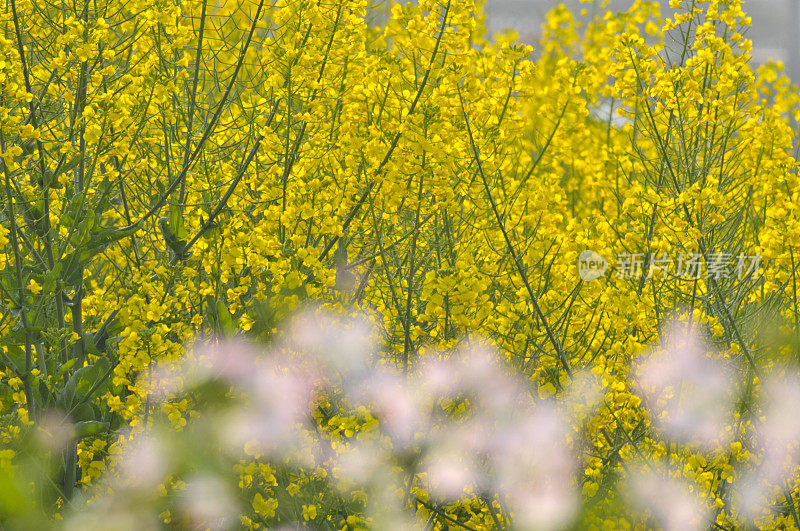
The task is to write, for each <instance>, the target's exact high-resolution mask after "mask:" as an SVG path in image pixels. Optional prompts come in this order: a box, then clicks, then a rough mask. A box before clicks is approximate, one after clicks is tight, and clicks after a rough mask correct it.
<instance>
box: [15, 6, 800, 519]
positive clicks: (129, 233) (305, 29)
mask: <svg viewBox="0 0 800 531" xmlns="http://www.w3.org/2000/svg"><path fill="white" fill-rule="evenodd" d="M741 4H742V2H741V1H740V0H694V1H681V0H672V1H671V2H670V6H671V7H672V8H674V9H675V10H676V12H675V15H674V16H673V17H672V18H670V19H666V20H664V19H662V18H661V15H660V12H659V7H658V3H657V2H643V1H636V2H634V3H633V5H632V7H630V9H628V10H627V11H624V12H620V13H611V12H607V11H604V10H603V9H592V10H591V13H592V14H591V15H590V14H589V11H590V10H584V11H583V13H582V14H580V15H573V14H572V13H570V12H569V11H568V10H567V9H566V8H564V7H559V8H556V9H555V10H554V11H552V12H551V13H550V14H549V15H548V17H547V20H546V22H545V24H544V26H543V31H544V34H543V37H542V42H541V43H540V44H539V45H538V46H537V47H536V48H535V49H534V48H533V47H531V46H528V45H523V44H518V43H517V42H516V41H515V37H514V35H504V36H502V35H501V36H497V37H496V38H494V39H489V37H488V36H487V35H485V30H484V27H483V22H482V20H483V15H482V3H481V2H479V1H474V0H457V1H456V0H420V1H419V2H415V3H403V4H400V3H397V4H393V5H391V6H384V5H382V4H381V3H380V2H368V1H367V0H341V1H336V2H313V1H310V0H297V1H287V0H277V1H275V2H272V3H265V2H263V1H257V0H240V1H238V2H233V1H226V0H220V1H219V2H215V3H209V2H207V1H206V0H190V1H181V2H177V1H173V0H158V1H154V0H134V1H129V2H119V1H118V0H98V1H97V2H93V3H91V4H87V6H86V8H85V9H83V8H82V9H80V10H78V11H75V12H72V13H67V12H66V11H65V12H61V11H60V10H61V9H62V7H59V6H58V5H57V4H47V6H43V5H37V4H36V3H35V2H31V1H30V0H19V1H17V2H16V4H15V7H14V11H13V14H8V13H7V16H5V17H3V21H2V24H3V27H4V29H5V31H4V32H3V34H2V35H0V85H1V86H2V95H3V98H2V101H0V151H1V152H2V161H3V162H2V166H3V174H2V180H3V185H2V187H0V188H1V189H2V192H0V197H2V200H3V203H2V212H0V286H1V287H0V308H1V309H2V313H3V317H2V320H0V331H2V332H3V339H2V340H0V344H2V352H3V362H2V363H3V366H2V371H3V382H2V385H3V388H4V391H3V392H2V396H0V402H1V403H2V406H3V413H4V415H6V416H7V417H8V419H9V420H8V422H4V423H3V425H2V428H0V429H2V434H0V440H2V441H3V443H4V444H8V446H9V447H11V446H13V444H12V443H13V440H14V439H15V437H16V434H17V433H18V430H19V426H20V425H24V424H26V423H28V422H29V418H34V419H35V418H38V417H39V415H40V413H41V412H42V411H43V410H45V409H46V408H52V407H56V408H62V409H65V410H67V411H69V412H70V413H71V414H73V416H75V417H76V420H79V421H88V420H92V421H97V422H101V423H105V425H107V426H113V427H119V426H120V425H127V426H129V427H132V428H133V429H134V430H145V429H146V428H147V425H148V422H150V420H151V417H152V415H155V414H156V413H157V412H155V411H153V410H152V396H153V393H156V392H158V389H153V388H151V387H148V385H147V384H146V383H143V382H147V381H148V377H149V376H151V374H150V371H151V370H152V366H153V362H154V361H156V360H163V359H177V358H179V357H180V356H182V355H183V352H184V346H185V345H186V344H188V343H190V342H191V341H192V340H193V339H195V338H197V337H202V336H203V335H205V334H209V333H213V334H218V335H233V334H236V333H244V334H247V335H249V336H252V337H255V338H258V339H266V338H269V337H270V336H271V334H272V333H273V332H274V330H275V325H276V323H277V322H278V321H279V320H280V318H281V317H283V316H284V315H285V314H286V313H287V312H289V311H291V310H292V309H294V308H296V307H298V306H299V305H300V304H302V302H303V301H306V300H309V299H315V300H321V301H323V302H324V303H325V304H327V305H329V306H330V307H333V308H339V309H352V310H360V311H363V312H365V313H367V314H369V315H370V316H371V318H372V319H373V320H374V321H375V322H376V323H377V324H378V326H379V328H380V331H381V332H382V336H383V337H382V339H383V340H384V341H385V344H386V351H385V352H384V355H385V356H384V359H383V360H382V362H383V363H386V364H389V365H393V366H395V367H397V368H398V369H400V370H407V369H408V367H409V365H411V364H413V363H416V362H417V361H418V360H420V359H424V358H425V357H426V356H427V355H428V353H430V352H431V351H433V350H438V349H447V348H451V347H453V346H454V345H455V344H456V343H457V342H458V341H459V340H460V338H462V337H463V336H464V335H465V334H470V333H479V334H481V335H483V336H485V337H487V338H488V339H489V340H490V341H492V342H493V343H494V344H496V345H497V347H498V348H499V349H500V350H501V351H502V352H503V353H504V354H505V355H506V357H507V358H508V360H509V362H510V364H511V365H513V366H514V367H516V368H518V369H519V370H520V371H522V372H523V373H524V374H525V375H526V376H528V377H529V378H530V381H531V382H532V385H534V386H536V388H537V389H538V392H539V394H540V395H541V396H550V395H555V396H556V397H559V396H560V393H561V391H562V389H563V388H565V387H566V386H567V385H568V384H569V382H570V381H571V380H572V378H573V376H574V375H575V374H577V373H578V372H579V371H581V370H586V371H590V372H592V373H594V374H595V375H597V376H598V377H599V378H600V379H601V380H602V383H603V393H604V396H603V400H602V404H603V405H602V406H601V407H600V408H599V409H598V410H597V411H596V412H594V414H592V415H589V417H588V418H587V419H586V422H585V423H584V424H585V425H583V426H580V427H578V426H576V430H579V431H582V432H584V433H585V434H586V435H587V437H588V441H589V443H588V448H586V449H585V463H582V468H583V469H584V470H585V473H584V477H583V478H581V482H582V491H583V493H584V497H585V499H586V501H587V502H589V503H590V507H591V510H588V511H586V512H585V513H584V516H583V517H584V518H585V521H584V522H582V524H583V525H585V526H587V527H589V528H604V529H606V528H608V529H611V528H618V526H622V525H625V526H635V525H637V524H638V523H640V522H639V521H637V520H635V519H634V517H631V520H630V521H629V522H626V523H621V522H620V518H621V517H620V515H621V514H623V512H622V510H621V509H620V504H622V503H623V501H622V500H621V499H619V498H618V496H617V495H616V494H615V492H614V489H613V488H612V487H613V485H614V482H615V481H616V480H617V479H618V477H619V476H620V475H624V473H625V467H624V462H625V460H626V459H634V458H637V459H638V458H641V457H642V456H647V457H648V458H652V459H659V460H667V462H671V463H673V465H672V468H671V473H674V474H675V475H676V476H680V477H682V478H685V479H687V480H688V481H690V482H691V483H692V484H693V485H695V488H696V492H697V494H698V496H700V497H701V498H702V501H703V503H706V504H707V505H708V506H709V507H711V508H713V511H714V519H715V522H716V524H717V525H719V526H722V527H723V528H726V529H728V528H732V527H734V526H736V525H738V522H737V515H736V513H735V511H734V510H733V509H732V506H731V503H730V501H729V499H728V494H727V490H726V487H725V485H726V483H729V482H730V481H731V478H733V477H735V475H736V473H737V472H736V469H737V466H738V464H740V463H746V462H750V461H751V460H752V457H753V456H752V455H751V454H750V453H749V451H748V449H747V448H746V447H743V446H742V444H743V443H742V441H745V440H746V436H747V434H748V433H749V431H748V430H750V429H751V427H750V425H749V421H747V420H746V419H745V418H741V419H739V420H737V424H736V425H734V426H730V427H729V429H730V430H731V431H732V432H733V433H734V439H735V440H736V442H734V443H733V445H732V446H731V448H730V449H728V450H727V451H725V452H721V453H720V454H719V455H711V456H706V455H700V454H698V453H693V452H692V451H691V450H687V449H683V448H676V447H675V446H674V445H670V444H667V443H665V442H664V441H662V440H661V439H660V438H659V437H658V436H657V434H655V433H653V431H652V430H651V429H650V424H651V419H650V418H649V417H648V414H647V413H646V412H645V411H644V409H643V407H642V403H641V399H640V398H639V397H638V396H637V395H636V394H634V393H633V392H632V391H631V386H630V382H629V376H630V375H629V365H630V362H631V360H632V359H633V358H635V357H636V356H637V355H638V354H639V353H640V352H641V351H642V349H644V348H645V347H646V346H647V345H650V344H652V343H655V342H657V341H658V331H659V329H660V325H661V322H662V320H663V319H664V318H665V317H666V316H667V314H669V313H670V312H671V310H672V309H673V308H675V307H685V308H689V309H690V312H693V313H692V316H693V318H694V319H695V322H696V323H698V326H701V327H704V328H705V329H706V330H708V331H709V332H710V333H711V335H712V337H713V339H714V345H715V346H716V347H717V349H718V350H719V351H720V352H723V353H725V355H726V356H727V357H728V358H729V359H731V360H733V361H735V362H737V363H739V365H740V367H741V370H742V374H743V375H745V376H744V378H746V379H748V384H749V385H752V386H756V387H757V382H758V378H757V374H758V371H759V370H765V369H767V368H769V367H770V366H771V364H773V358H771V357H770V356H769V352H765V351H764V350H763V349H760V348H759V343H758V341H757V339H754V337H755V336H754V335H753V332H754V330H753V326H754V325H752V323H753V321H752V319H751V320H750V321H748V319H750V316H752V315H756V314H759V312H762V311H766V310H770V311H774V312H776V314H777V315H778V316H779V317H780V318H782V319H784V320H785V321H786V322H787V323H794V324H795V325H796V324H797V310H796V307H797V304H796V296H797V291H796V282H795V271H796V267H795V260H797V259H800V258H798V257H795V256H794V253H793V246H794V245H795V244H796V243H797V242H798V241H800V223H798V219H797V216H798V208H797V205H798V201H799V200H800V199H799V198H800V188H798V181H797V163H796V161H795V159H794V158H793V156H792V150H793V141H794V134H795V133H794V131H793V130H792V127H791V125H790V121H789V120H790V119H794V120H798V119H800V105H798V104H799V103H800V101H798V99H799V98H800V97H799V96H798V94H797V91H796V90H795V89H794V88H793V87H792V86H791V85H790V84H789V82H788V80H787V79H786V77H785V76H784V75H783V67H782V65H780V64H768V65H763V66H761V67H759V69H758V70H757V71H754V70H753V69H752V68H751V67H750V64H749V59H750V56H749V53H750V51H751V49H752V44H751V42H750V41H749V40H748V39H746V38H745V37H744V35H745V34H746V30H747V27H748V25H749V24H750V19H749V17H747V15H746V14H745V13H744V12H743V10H742V5H741ZM599 7H602V5H600V6H599ZM63 9H65V10H67V8H63ZM62 15H63V16H62ZM586 249H591V250H592V251H594V252H596V253H598V254H599V255H601V256H603V257H605V258H606V259H608V260H609V261H612V258H614V257H615V256H617V255H623V254H627V255H630V254H632V253H633V254H635V253H642V254H643V256H644V263H643V267H644V268H645V269H644V273H645V274H643V275H641V276H639V277H630V276H625V275H618V274H616V273H618V271H612V272H611V273H609V274H607V275H606V276H605V277H603V278H601V279H598V280H594V281H592V282H585V281H583V280H582V279H581V278H580V277H579V275H578V268H577V261H578V256H579V255H580V253H581V252H582V251H584V250H586ZM723 252H724V253H730V254H731V256H732V257H733V258H732V260H734V261H735V259H736V256H738V255H740V254H746V255H758V256H760V261H761V262H760V267H757V268H756V269H755V271H753V272H752V275H750V276H748V277H745V278H736V277H735V275H733V274H731V275H727V276H724V277H722V276H720V277H715V276H713V275H712V276H708V277H707V276H703V277H700V278H695V279H693V280H687V279H686V278H681V277H678V276H676V275H669V274H666V273H665V272H663V271H656V272H655V274H653V275H652V277H650V278H647V275H646V273H647V268H648V267H652V266H653V265H654V260H655V259H656V258H657V257H661V256H662V255H664V254H667V255H670V256H671V257H672V256H675V255H677V254H678V253H682V255H683V256H688V255H690V254H695V255H698V256H700V257H701V258H702V264H704V265H705V266H706V267H708V266H710V264H711V261H712V256H713V255H714V253H723ZM645 255H646V256H645ZM792 294H794V298H793V297H792ZM748 323H750V324H748ZM12 332H13V333H12ZM101 367H102V368H103V370H100V368H101ZM105 367H108V368H109V369H108V371H109V372H108V374H107V375H106V374H105ZM81 370H83V371H84V372H82V373H79V371H81ZM92 370H94V371H95V372H97V374H96V380H91V381H88V380H87V381H84V380H81V376H80V375H81V374H83V375H86V374H94V372H91V371H92ZM37 371H38V372H37ZM76 374H78V376H76V377H75V378H74V379H73V380H74V381H73V383H72V384H70V383H69V382H70V377H71V376H73V375H76ZM95 383H96V384H97V385H96V386H95ZM69 385H73V386H77V387H76V389H77V391H74V392H73V393H72V395H69V394H64V393H62V392H61V390H62V389H65V388H68V387H69ZM6 395H7V396H6ZM89 406H91V407H89ZM192 407H193V403H192V401H191V400H182V401H179V402H174V403H172V402H170V403H168V404H165V405H164V406H163V407H162V409H163V411H161V413H163V414H165V415H167V416H168V417H169V419H170V420H171V421H172V423H173V425H174V426H175V427H176V429H181V428H182V427H183V426H185V425H186V422H187V419H188V418H190V417H191V415H192V413H191V410H192ZM323 409H324V408H323ZM81 415H87V417H86V418H83V417H81ZM90 417H91V418H90ZM317 420H318V422H319V424H320V429H321V430H326V431H327V432H328V433H332V434H334V441H337V444H342V445H347V444H349V441H351V440H357V439H358V438H359V437H363V436H371V435H370V432H371V431H372V430H373V429H374V428H375V427H376V426H377V425H379V423H380V421H379V419H374V418H371V417H369V415H368V414H366V413H365V412H350V413H341V414H340V413H335V414H334V413H332V414H327V413H325V412H320V414H319V415H318V416H317ZM114 440H115V435H114V434H113V432H112V431H111V430H110V429H109V430H108V431H107V432H106V433H104V434H103V435H102V436H98V438H96V439H93V440H91V442H90V439H83V440H82V441H81V442H80V443H79V444H78V447H77V453H76V455H75V458H76V461H75V463H76V464H77V466H78V467H79V468H80V476H79V477H80V480H79V482H80V483H84V484H86V483H90V482H92V481H93V480H95V479H96V478H97V477H98V476H99V475H100V473H101V472H102V470H103V469H104V467H105V465H104V461H103V457H104V455H103V452H104V450H105V447H106V445H107V444H109V443H113V442H114ZM265 467H266V468H265ZM237 472H238V473H239V474H240V476H241V483H240V487H241V488H242V489H243V490H244V491H247V492H248V493H250V495H251V498H250V500H251V502H250V504H249V507H248V508H247V511H246V514H244V515H243V517H242V522H243V523H244V524H245V525H247V526H250V527H252V528H258V527H268V526H270V525H273V524H274V523H276V522H277V521H278V520H277V519H278V518H279V516H280V515H284V516H285V515H286V514H289V513H290V512H292V514H294V517H295V518H296V520H298V521H307V522H317V523H319V522H323V521H325V522H328V523H329V524H330V525H331V526H334V527H337V528H342V529H358V528H363V527H367V525H368V523H367V522H366V521H365V520H364V518H363V515H361V514H358V513H357V511H354V512H353V513H352V514H344V513H343V512H342V511H344V510H341V511H340V512H336V511H339V510H340V504H339V505H337V504H338V503H339V502H336V503H334V502H333V501H331V500H330V499H327V498H322V499H320V497H321V496H322V495H321V494H313V493H310V492H311V490H312V489H310V488H309V487H308V485H309V484H310V483H313V482H315V481H319V477H318V474H317V476H315V473H313V472H312V473H310V475H309V477H306V478H294V479H292V478H283V477H279V478H278V479H276V477H278V475H279V474H278V473H277V471H272V470H271V469H269V467H268V465H266V464H263V463H257V460H253V461H250V462H243V463H242V465H241V469H240V470H238V471H237ZM67 476H68V475H67ZM76 478H77V476H76ZM76 478H75V479H74V481H72V480H70V479H69V477H67V479H65V480H64V481H65V482H66V483H67V484H70V482H71V484H70V488H71V486H72V485H74V484H76V482H78V480H77V479H76ZM315 478H316V479H315ZM412 487H413V486H412V485H409V487H408V488H409V492H411V490H412ZM799 488H800V478H798V477H794V478H793V479H792V482H791V484H790V485H789V487H788V488H787V490H786V496H788V497H789V499H788V501H787V500H786V499H783V500H779V502H780V503H788V504H793V503H794V504H796V503H797V502H796V500H798V489H799ZM66 490H68V489H66ZM66 490H65V492H66ZM279 490H280V491H281V493H280V494H278V491H279ZM306 491H308V492H306ZM413 491H414V493H415V497H416V498H417V499H418V500H419V503H416V502H415V504H416V505H415V506H416V507H417V508H418V510H419V516H420V518H430V519H432V520H433V521H435V522H437V523H436V524H434V527H437V528H444V527H445V526H447V525H449V524H448V523H447V522H448V520H447V518H450V519H455V520H458V521H460V522H462V523H465V524H466V525H469V526H471V527H473V528H492V527H495V526H497V525H499V522H500V521H505V520H510V521H513V518H512V516H511V515H510V513H509V511H508V510H507V508H506V507H505V506H503V504H502V500H498V501H494V500H492V501H491V503H489V502H487V501H486V500H482V499H480V498H479V497H473V498H472V499H468V500H466V501H465V502H464V503H462V504H459V505H457V506H447V507H438V506H437V505H435V504H434V503H433V502H429V500H428V497H427V495H426V493H425V492H424V490H422V489H421V488H419V489H417V488H416V487H413ZM286 493H288V494H286ZM298 493H300V494H298ZM303 493H306V494H303ZM285 494H286V495H285ZM401 495H403V493H401ZM781 496H784V494H781ZM411 499H412V498H411V496H410V495H409V503H411ZM285 500H290V501H288V502H287V501H285ZM793 500H795V501H793ZM284 503H288V504H290V505H291V511H290V510H289V509H287V511H283V504H284ZM355 506H358V502H357V500H356V501H355V502H353V503H352V504H350V505H347V507H355ZM787 514H788V513H787ZM442 515H445V516H446V517H447V518H444V517H443V516H442ZM765 518H766V520H765V521H764V523H763V525H764V526H765V527H774V526H781V525H793V524H792V523H791V522H789V521H788V520H789V517H788V516H786V514H783V515H780V516H776V517H774V519H773V520H770V519H769V518H773V517H771V516H765ZM320 525H321V524H320Z"/></svg>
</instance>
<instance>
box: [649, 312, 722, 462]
mask: <svg viewBox="0 0 800 531" xmlns="http://www.w3.org/2000/svg"><path fill="white" fill-rule="evenodd" d="M664 337H665V341H664V343H663V344H662V345H661V346H660V348H657V349H652V350H651V351H650V353H649V356H647V357H646V358H645V359H643V360H642V361H641V362H640V363H639V364H638V366H637V367H636V369H635V371H634V384H635V387H636V390H637V392H638V394H639V395H640V396H641V397H642V398H643V399H644V403H645V406H646V407H647V408H648V409H649V410H650V412H651V414H652V417H653V423H654V425H655V426H656V427H657V428H659V429H660V430H661V431H662V432H663V433H664V435H666V436H667V437H669V438H671V439H673V440H675V441H677V442H679V443H683V444H687V445H697V446H699V447H700V448H701V449H703V450H707V451H711V450H713V449H715V448H718V447H720V446H722V445H724V444H726V443H728V442H729V441H730V437H731V433H730V432H729V431H727V427H728V426H730V425H731V423H732V421H733V411H734V409H735V401H736V390H737V389H736V385H735V380H734V377H733V376H734V373H733V371H732V370H731V367H730V365H729V364H728V363H726V362H725V361H724V360H722V359H721V358H714V357H709V356H708V355H707V354H706V352H705V347H704V346H703V344H702V342H701V340H700V338H699V336H698V335H697V333H696V332H695V331H694V328H691V329H688V328H687V325H686V323H683V322H679V321H677V320H673V321H672V322H671V323H670V324H669V326H668V327H667V329H666V331H665V333H664Z"/></svg>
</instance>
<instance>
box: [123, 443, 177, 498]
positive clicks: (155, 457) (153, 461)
mask: <svg viewBox="0 0 800 531" xmlns="http://www.w3.org/2000/svg"><path fill="white" fill-rule="evenodd" d="M165 442H166V441H165V440H164V438H163V437H157V436H149V435H138V436H135V437H134V438H133V439H128V440H127V441H125V443H124V444H123V452H122V454H121V455H120V456H119V458H118V459H117V462H118V463H119V469H120V474H121V479H122V481H123V482H124V483H125V485H127V486H129V487H133V488H136V489H142V490H145V491H150V490H152V489H155V488H156V487H157V486H158V485H159V484H160V483H161V482H162V481H164V479H165V478H166V476H167V475H168V474H169V471H170V467H169V457H168V455H167V448H165V447H164V444H165Z"/></svg>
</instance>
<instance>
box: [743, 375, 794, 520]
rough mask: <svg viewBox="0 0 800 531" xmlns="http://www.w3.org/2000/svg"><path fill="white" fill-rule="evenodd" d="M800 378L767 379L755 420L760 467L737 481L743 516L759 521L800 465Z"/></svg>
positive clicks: (764, 380)
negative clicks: (773, 498) (799, 408)
mask: <svg viewBox="0 0 800 531" xmlns="http://www.w3.org/2000/svg"><path fill="white" fill-rule="evenodd" d="M798 404H800V375H798V374H796V373H795V374H790V375H774V374H773V375H770V376H767V377H765V378H764V379H763V383H762V403H761V413H762V414H761V416H760V417H758V418H756V419H754V421H753V424H754V428H755V440H756V443H757V450H756V453H757V454H758V453H760V454H761V455H762V457H761V459H760V460H759V461H758V463H757V467H756V468H755V469H753V470H751V471H749V472H746V473H745V474H743V475H742V477H741V478H740V479H739V480H738V481H737V482H736V493H735V505H736V507H737V508H738V509H739V511H740V512H741V513H742V516H744V517H746V518H749V519H752V518H755V517H756V516H757V515H758V514H759V513H760V512H761V511H762V510H763V509H764V508H765V507H767V506H769V505H770V502H771V500H770V498H771V497H772V496H774V495H776V494H778V493H779V492H780V491H781V487H782V486H783V485H785V484H786V482H787V481H788V480H789V479H791V477H792V475H793V474H794V473H795V472H796V470H797V467H798V466H800V417H798V414H797V407H798V406H797V405H798Z"/></svg>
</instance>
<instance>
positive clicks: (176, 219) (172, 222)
mask: <svg viewBox="0 0 800 531" xmlns="http://www.w3.org/2000/svg"><path fill="white" fill-rule="evenodd" d="M169 226H170V228H171V229H172V233H173V234H174V235H175V237H176V238H178V239H179V240H185V239H186V238H187V237H188V236H189V234H187V232H186V228H185V227H184V226H183V215H182V214H181V208H180V207H179V206H178V205H170V207H169Z"/></svg>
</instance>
